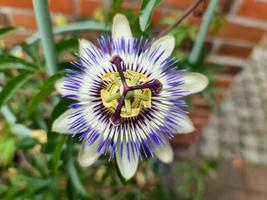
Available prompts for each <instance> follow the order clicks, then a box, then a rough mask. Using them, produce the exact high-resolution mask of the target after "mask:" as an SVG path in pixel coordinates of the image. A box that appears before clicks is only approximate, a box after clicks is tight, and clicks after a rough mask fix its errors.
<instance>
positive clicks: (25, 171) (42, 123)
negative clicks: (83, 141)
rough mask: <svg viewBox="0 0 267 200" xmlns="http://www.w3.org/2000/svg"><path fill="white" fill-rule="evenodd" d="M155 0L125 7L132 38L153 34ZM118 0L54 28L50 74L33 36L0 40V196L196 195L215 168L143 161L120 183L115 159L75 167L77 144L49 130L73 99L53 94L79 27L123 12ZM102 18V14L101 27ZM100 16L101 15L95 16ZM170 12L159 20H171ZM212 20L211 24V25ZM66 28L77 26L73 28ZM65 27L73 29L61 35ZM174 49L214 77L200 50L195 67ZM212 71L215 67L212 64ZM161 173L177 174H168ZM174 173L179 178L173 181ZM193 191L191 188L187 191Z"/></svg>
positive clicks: (187, 30)
mask: <svg viewBox="0 0 267 200" xmlns="http://www.w3.org/2000/svg"><path fill="white" fill-rule="evenodd" d="M161 2H162V1H161V0H153V1H147V0H143V2H142V5H141V6H140V10H139V12H138V13H139V14H136V13H134V12H133V11H131V10H126V11H123V12H124V13H125V14H126V15H127V17H128V18H129V20H130V24H131V25H133V26H132V28H133V33H134V35H136V36H140V35H144V37H147V38H154V36H155V35H154V33H155V29H153V27H151V28H149V26H150V24H151V16H152V14H153V11H154V9H155V8H156V7H157V6H159V5H160V3H161ZM122 4H123V0H113V1H112V4H111V9H110V10H103V11H101V12H99V13H97V19H94V20H92V21H88V20H87V21H86V20H85V21H83V20H78V22H75V23H73V24H72V25H70V26H69V27H62V28H59V29H57V30H56V31H55V33H64V34H63V35H62V36H61V37H60V40H59V41H58V42H57V43H56V44H55V49H56V52H57V56H58V58H57V60H58V64H57V69H58V70H57V72H56V74H55V75H53V76H50V77H49V76H48V74H47V72H46V68H45V65H46V62H45V59H44V58H43V54H42V48H41V45H40V42H39V40H37V39H36V36H34V37H33V38H31V40H29V41H30V42H26V41H25V42H23V43H21V44H18V45H17V47H16V48H14V49H11V50H9V49H6V48H5V47H4V45H2V49H1V51H0V73H1V76H0V84H1V87H2V88H1V92H0V108H1V112H2V118H0V152H1V156H0V199H8V200H9V199H57V198H59V199H67V198H69V199H103V200H104V199H112V200H119V199H144V200H146V199H177V198H178V197H179V199H201V197H202V196H203V187H204V185H203V184H204V183H203V177H204V176H205V175H207V174H208V171H210V170H213V167H211V164H210V161H201V164H195V163H193V162H192V161H190V160H187V161H183V163H182V164H181V163H177V164H174V165H173V166H172V167H171V168H170V169H169V168H167V166H164V165H162V164H159V163H158V162H156V161H154V160H147V161H145V162H142V165H141V166H140V169H139V171H138V172H137V175H136V176H135V178H134V180H131V181H129V182H125V181H124V180H123V179H122V178H121V177H120V175H119V174H118V173H117V169H116V165H115V162H114V161H110V162H109V163H108V165H106V163H107V162H108V161H107V160H106V158H101V159H100V160H99V161H98V162H97V163H96V164H95V165H94V166H93V167H90V168H89V169H86V170H84V169H81V168H80V167H79V166H78V165H77V162H76V155H77V154H78V149H79V145H80V142H79V141H77V139H76V138H72V137H66V136H63V135H59V134H56V133H53V132H51V131H50V127H51V124H52V122H53V120H55V118H56V117H57V116H59V115H60V114H61V113H63V112H64V111H65V110H66V109H67V107H68V106H69V105H70V104H71V103H72V101H71V100H68V99H64V98H63V99H61V100H59V98H58V97H57V94H56V92H55V88H54V84H55V82H56V81H57V80H58V79H60V78H61V77H62V76H63V75H64V70H65V69H66V68H71V66H70V64H68V62H69V61H70V60H72V59H74V57H73V54H74V53H75V52H77V51H78V38H80V37H82V36H81V34H80V33H79V31H78V30H85V27H84V25H85V24H86V25H88V27H87V29H90V30H96V31H99V30H103V31H105V30H107V29H108V28H109V27H110V23H111V19H112V17H113V16H114V14H115V13H117V12H122V9H121V6H122ZM100 19H101V20H102V19H105V23H106V25H105V26H104V25H103V23H102V22H101V21H100ZM97 20H99V21H97ZM173 20H174V19H173V18H172V19H170V18H167V19H164V20H162V21H163V24H165V25H166V24H167V25H169V24H171V23H173ZM217 28H218V26H216V27H215V29H217ZM16 30H17V29H16V28H14V27H2V28H0V38H1V39H2V38H3V37H4V36H6V35H7V34H12V33H13V32H15V31H16ZM71 30H75V32H72V31H71ZM66 32H71V33H67V34H66ZM170 34H173V35H174V36H175V38H176V44H177V47H182V46H183V45H184V44H185V43H192V42H193V41H194V40H195V37H196V34H197V28H196V26H194V25H191V24H189V23H188V22H186V21H184V22H183V23H182V24H181V25H180V26H178V27H177V28H175V29H174V30H173V31H172V32H171V33H170ZM179 52H181V51H178V50H177V51H176V52H175V53H176V54H175V55H176V56H179V58H182V59H181V63H182V62H183V63H186V64H185V66H187V69H188V70H194V71H199V72H202V73H205V74H207V75H208V76H210V78H212V77H213V73H214V70H213V71H212V70H210V69H211V68H210V67H207V66H206V65H205V59H204V56H203V57H201V59H200V61H199V62H198V63H197V64H196V65H191V64H190V63H188V62H187V61H186V56H185V54H184V55H183V56H181V53H179ZM213 69H214V68H213ZM165 175H166V176H168V175H169V176H172V177H175V178H174V179H172V180H171V182H170V180H166V177H165ZM176 177H177V179H176ZM192 188H193V189H194V191H196V192H195V193H193V195H192V192H191V189H192Z"/></svg>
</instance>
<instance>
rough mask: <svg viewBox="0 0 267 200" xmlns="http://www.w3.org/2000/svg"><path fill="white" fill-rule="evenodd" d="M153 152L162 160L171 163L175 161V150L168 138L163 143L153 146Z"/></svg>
mask: <svg viewBox="0 0 267 200" xmlns="http://www.w3.org/2000/svg"><path fill="white" fill-rule="evenodd" d="M153 152H154V153H155V155H156V156H157V157H158V159H159V160H160V161H161V162H164V163H170V162H172V161H173V150H172V147H171V145H170V142H169V141H168V140H165V141H164V144H163V145H161V146H159V147H157V148H153Z"/></svg>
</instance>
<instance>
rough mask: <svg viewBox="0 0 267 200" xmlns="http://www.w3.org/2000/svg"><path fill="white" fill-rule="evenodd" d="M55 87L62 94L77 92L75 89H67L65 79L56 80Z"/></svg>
mask: <svg viewBox="0 0 267 200" xmlns="http://www.w3.org/2000/svg"><path fill="white" fill-rule="evenodd" d="M55 88H56V91H57V92H58V93H59V94H61V95H62V96H66V95H75V94H76V93H75V92H74V91H71V90H67V89H65V88H64V80H63V79H60V80H58V81H56V83H55Z"/></svg>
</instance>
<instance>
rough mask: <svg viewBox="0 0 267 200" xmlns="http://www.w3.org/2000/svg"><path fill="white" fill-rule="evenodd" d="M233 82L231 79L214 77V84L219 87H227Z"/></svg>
mask: <svg viewBox="0 0 267 200" xmlns="http://www.w3.org/2000/svg"><path fill="white" fill-rule="evenodd" d="M232 84H233V80H232V79H220V78H219V79H216V80H215V81H214V86H215V87H219V88H224V89H229V88H230V87H231V86H232Z"/></svg>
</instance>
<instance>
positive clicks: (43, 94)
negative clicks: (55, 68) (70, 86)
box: [27, 73, 63, 117]
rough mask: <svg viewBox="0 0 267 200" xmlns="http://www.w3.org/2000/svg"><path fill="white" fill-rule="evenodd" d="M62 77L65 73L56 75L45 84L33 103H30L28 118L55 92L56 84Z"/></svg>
mask: <svg viewBox="0 0 267 200" xmlns="http://www.w3.org/2000/svg"><path fill="white" fill-rule="evenodd" d="M62 76H63V73H58V74H55V75H53V76H51V77H50V78H49V79H48V80H47V81H46V82H45V83H44V85H43V86H42V87H41V89H40V90H39V92H38V93H37V94H36V95H35V96H34V97H33V99H32V100H31V102H30V103H29V106H28V109H27V116H28V117H29V116H30V115H31V114H32V113H33V112H34V111H35V110H36V109H37V107H38V105H39V104H40V103H41V102H42V101H43V100H44V99H46V98H47V97H48V96H49V95H50V94H51V93H52V92H53V91H54V87H55V82H56V81H57V80H58V79H60V78H61V77H62Z"/></svg>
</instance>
